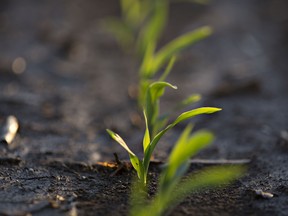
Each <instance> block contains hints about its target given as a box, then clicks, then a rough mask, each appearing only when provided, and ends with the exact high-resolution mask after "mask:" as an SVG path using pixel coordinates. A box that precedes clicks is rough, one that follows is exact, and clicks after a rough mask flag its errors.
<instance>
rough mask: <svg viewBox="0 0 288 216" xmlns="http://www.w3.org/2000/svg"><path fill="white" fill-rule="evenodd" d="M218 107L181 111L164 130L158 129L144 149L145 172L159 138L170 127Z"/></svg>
mask: <svg viewBox="0 0 288 216" xmlns="http://www.w3.org/2000/svg"><path fill="white" fill-rule="evenodd" d="M220 110H221V109H220V108H215V107H201V108H198V109H193V110H190V111H188V112H184V113H182V114H181V115H180V116H179V117H178V118H177V119H176V120H175V121H174V122H173V123H172V124H170V125H168V126H167V127H166V128H165V129H164V130H162V131H160V132H159V133H158V134H157V135H156V136H155V137H154V138H153V139H152V141H151V143H150V145H149V146H148V148H147V149H146V153H145V156H144V161H143V163H144V168H145V172H147V171H148V167H149V162H150V158H151V155H152V153H153V151H154V149H155V147H156V145H157V143H158V142H159V140H160V139H161V137H162V136H163V135H164V134H165V133H166V132H167V131H168V130H170V129H171V128H173V127H174V126H175V125H177V124H178V123H180V122H182V121H184V120H187V119H189V118H192V117H194V116H197V115H201V114H211V113H214V112H218V111H220Z"/></svg>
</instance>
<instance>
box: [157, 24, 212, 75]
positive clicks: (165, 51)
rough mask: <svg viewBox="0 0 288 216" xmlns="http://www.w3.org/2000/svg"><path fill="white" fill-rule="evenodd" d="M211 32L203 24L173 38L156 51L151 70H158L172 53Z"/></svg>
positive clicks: (174, 53)
mask: <svg viewBox="0 0 288 216" xmlns="http://www.w3.org/2000/svg"><path fill="white" fill-rule="evenodd" d="M211 33H212V29H211V28H210V27H208V26H204V27H201V28H198V29H196V30H194V31H191V32H188V33H186V34H184V35H181V36H179V37H178V38H176V39H174V40H173V41H171V42H170V43H168V44H167V45H166V46H164V47H163V48H162V49H161V50H159V51H158V52H157V53H156V56H155V59H154V68H153V71H158V69H159V68H161V67H162V66H163V64H165V62H167V60H168V59H170V58H171V57H172V56H173V55H176V54H178V53H179V52H181V51H182V50H183V49H185V48H188V47H189V46H191V45H193V44H194V43H196V42H198V41H199V40H201V39H204V38H206V37H208V36H209V35H211Z"/></svg>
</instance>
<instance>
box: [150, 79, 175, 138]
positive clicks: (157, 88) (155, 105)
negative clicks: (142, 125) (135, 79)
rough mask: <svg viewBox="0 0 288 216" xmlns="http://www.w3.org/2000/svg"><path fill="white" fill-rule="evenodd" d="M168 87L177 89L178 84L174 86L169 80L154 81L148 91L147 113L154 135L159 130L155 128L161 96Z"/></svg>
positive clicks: (151, 132)
mask: <svg viewBox="0 0 288 216" xmlns="http://www.w3.org/2000/svg"><path fill="white" fill-rule="evenodd" d="M166 87H170V88H173V89H177V87H176V86H173V85H171V84H170V83H168V82H154V83H152V84H150V85H149V87H148V89H147V92H146V103H145V112H146V115H147V122H148V128H149V132H150V134H152V136H154V134H156V133H157V132H158V131H155V130H154V126H155V124H156V122H157V118H158V116H159V98H160V97H161V96H162V95H163V94H164V92H165V88H166Z"/></svg>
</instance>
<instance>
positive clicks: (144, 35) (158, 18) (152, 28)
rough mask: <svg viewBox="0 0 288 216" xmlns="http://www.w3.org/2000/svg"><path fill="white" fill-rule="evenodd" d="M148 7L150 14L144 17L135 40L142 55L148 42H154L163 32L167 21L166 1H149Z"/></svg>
mask: <svg viewBox="0 0 288 216" xmlns="http://www.w3.org/2000/svg"><path fill="white" fill-rule="evenodd" d="M150 9H151V11H150V16H149V17H146V19H147V21H146V23H145V25H144V27H142V29H141V31H140V34H139V38H138V40H137V48H138V50H139V53H140V54H141V55H142V56H143V54H145V53H146V51H145V50H146V48H147V46H148V45H149V44H150V43H152V44H156V43H157V41H158V39H159V37H160V35H161V33H162V32H163V29H164V27H165V25H166V21H167V14H168V1H163V0H160V1H159V0H157V1H154V2H153V3H150Z"/></svg>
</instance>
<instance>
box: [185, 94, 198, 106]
mask: <svg viewBox="0 0 288 216" xmlns="http://www.w3.org/2000/svg"><path fill="white" fill-rule="evenodd" d="M200 100H201V95H200V94H192V95H190V96H189V97H187V98H186V99H185V100H183V101H181V105H183V106H188V105H190V104H193V103H196V102H198V101H200Z"/></svg>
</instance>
